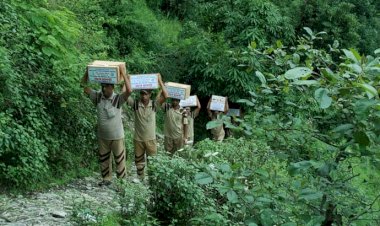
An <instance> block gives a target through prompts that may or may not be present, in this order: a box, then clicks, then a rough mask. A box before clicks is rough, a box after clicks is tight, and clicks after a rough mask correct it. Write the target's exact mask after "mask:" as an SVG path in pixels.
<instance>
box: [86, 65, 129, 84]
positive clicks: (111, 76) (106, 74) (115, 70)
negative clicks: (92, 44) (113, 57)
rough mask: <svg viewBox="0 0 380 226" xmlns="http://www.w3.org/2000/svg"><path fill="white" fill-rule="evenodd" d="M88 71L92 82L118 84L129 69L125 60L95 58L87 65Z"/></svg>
mask: <svg viewBox="0 0 380 226" xmlns="http://www.w3.org/2000/svg"><path fill="white" fill-rule="evenodd" d="M87 73H88V79H89V81H90V82H98V83H108V84H117V83H118V82H120V81H122V80H123V78H124V77H123V75H126V73H127V69H126V66H125V62H116V61H101V60H95V61H94V62H92V63H91V64H89V65H88V66H87Z"/></svg>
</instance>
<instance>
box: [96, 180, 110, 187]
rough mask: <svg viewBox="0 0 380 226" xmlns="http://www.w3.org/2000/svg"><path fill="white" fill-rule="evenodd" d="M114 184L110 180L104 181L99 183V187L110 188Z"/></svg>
mask: <svg viewBox="0 0 380 226" xmlns="http://www.w3.org/2000/svg"><path fill="white" fill-rule="evenodd" d="M111 184H112V182H111V181H109V180H103V181H100V182H99V183H98V185H99V186H110V185H111Z"/></svg>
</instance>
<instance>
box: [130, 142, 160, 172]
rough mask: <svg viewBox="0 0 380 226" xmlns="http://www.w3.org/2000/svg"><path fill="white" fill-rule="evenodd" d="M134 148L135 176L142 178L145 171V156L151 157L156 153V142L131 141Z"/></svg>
mask: <svg viewBox="0 0 380 226" xmlns="http://www.w3.org/2000/svg"><path fill="white" fill-rule="evenodd" d="M133 145H134V147H135V164H136V169H137V175H139V176H144V169H145V159H146V158H145V155H147V156H152V155H155V154H156V153H157V142H156V140H149V141H137V140H133Z"/></svg>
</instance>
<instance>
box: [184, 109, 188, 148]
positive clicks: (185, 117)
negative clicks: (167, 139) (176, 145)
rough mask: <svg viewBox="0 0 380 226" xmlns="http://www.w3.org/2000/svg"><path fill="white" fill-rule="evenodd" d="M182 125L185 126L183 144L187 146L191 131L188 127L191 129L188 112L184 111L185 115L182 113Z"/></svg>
mask: <svg viewBox="0 0 380 226" xmlns="http://www.w3.org/2000/svg"><path fill="white" fill-rule="evenodd" d="M182 124H183V144H185V145H186V143H187V138H188V136H189V134H188V133H189V130H188V127H189V121H188V115H187V111H186V110H184V111H183V113H182Z"/></svg>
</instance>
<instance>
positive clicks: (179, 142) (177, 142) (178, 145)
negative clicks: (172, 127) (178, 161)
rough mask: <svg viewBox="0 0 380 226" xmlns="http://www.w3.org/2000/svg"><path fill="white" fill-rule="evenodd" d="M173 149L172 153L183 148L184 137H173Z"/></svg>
mask: <svg viewBox="0 0 380 226" xmlns="http://www.w3.org/2000/svg"><path fill="white" fill-rule="evenodd" d="M173 146H174V147H173V150H172V152H171V153H172V154H174V153H175V152H176V151H178V150H179V149H181V148H183V139H182V138H178V139H173Z"/></svg>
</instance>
